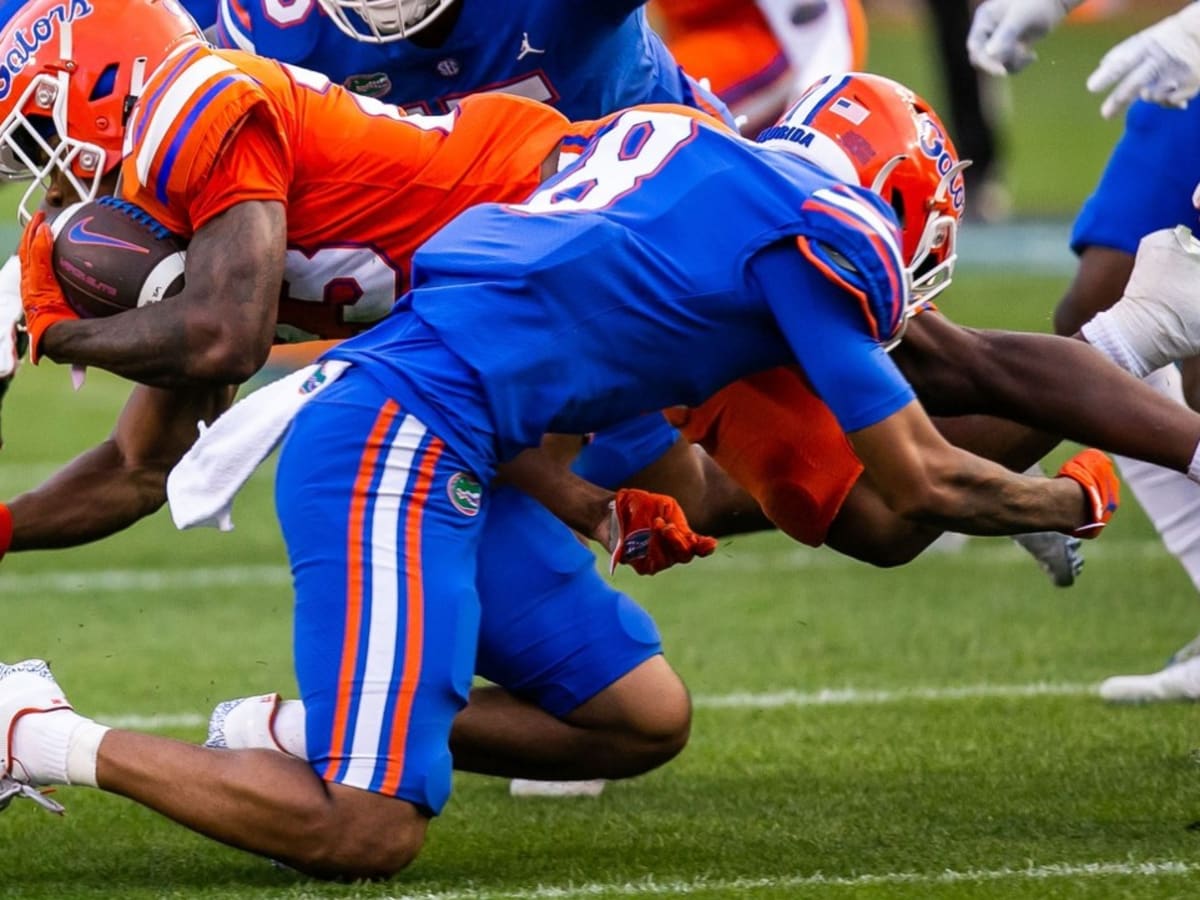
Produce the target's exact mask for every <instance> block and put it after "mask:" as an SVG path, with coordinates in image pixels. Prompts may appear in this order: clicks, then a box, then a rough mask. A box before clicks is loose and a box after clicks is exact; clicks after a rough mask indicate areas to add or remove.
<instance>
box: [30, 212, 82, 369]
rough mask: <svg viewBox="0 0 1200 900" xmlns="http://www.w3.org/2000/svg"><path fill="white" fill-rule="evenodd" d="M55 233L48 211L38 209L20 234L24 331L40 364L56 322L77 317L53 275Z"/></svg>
mask: <svg viewBox="0 0 1200 900" xmlns="http://www.w3.org/2000/svg"><path fill="white" fill-rule="evenodd" d="M53 251H54V235H53V234H52V233H51V231H50V226H49V225H47V224H46V214H45V213H44V212H40V211H39V212H38V213H37V214H35V215H34V217H33V218H32V219H31V220H30V221H29V224H28V225H26V226H25V233H24V234H23V235H21V248H20V250H19V251H18V255H19V256H20V258H21V303H22V305H23V306H24V307H25V330H26V331H28V332H29V360H30V362H32V363H34V365H36V364H37V361H38V358H39V357H40V356H41V347H42V336H43V335H44V334H45V333H46V329H47V328H49V327H50V326H51V325H53V324H54V323H55V322H62V321H64V320H66V319H78V318H79V316H78V314H77V313H76V312H75V310H73V309H71V307H70V306H68V305H67V299H66V297H64V296H63V292H62V288H61V287H59V285H58V279H57V278H55V277H54V266H53V263H52V262H51V255H52V253H53Z"/></svg>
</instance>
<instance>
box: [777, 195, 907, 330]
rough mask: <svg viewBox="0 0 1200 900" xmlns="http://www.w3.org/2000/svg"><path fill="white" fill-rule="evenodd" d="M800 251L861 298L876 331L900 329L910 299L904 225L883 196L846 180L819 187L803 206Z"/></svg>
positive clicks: (799, 240)
mask: <svg viewBox="0 0 1200 900" xmlns="http://www.w3.org/2000/svg"><path fill="white" fill-rule="evenodd" d="M801 211H802V217H801V225H800V233H799V234H798V235H797V244H798V246H799V248H800V252H801V253H803V254H804V255H805V256H806V257H807V258H808V259H809V261H810V262H812V263H813V265H815V266H816V267H817V269H818V270H820V272H821V273H822V274H823V275H824V276H825V277H826V278H828V279H829V280H830V281H833V282H834V283H835V284H837V285H838V286H839V287H841V288H843V289H845V290H847V291H849V292H850V293H852V294H854V295H855V296H857V297H858V298H859V301H860V302H861V303H862V308H863V314H864V315H865V316H866V318H867V324H868V327H869V328H870V330H871V333H872V334H873V335H874V336H875V337H876V338H877V339H878V340H879V341H880V342H882V343H887V342H888V341H890V340H891V339H892V338H893V337H895V336H896V335H897V334H899V333H900V329H901V326H902V324H903V322H904V318H905V311H906V309H907V307H908V300H909V279H908V271H907V269H906V267H905V265H904V258H903V257H902V256H901V251H900V247H901V239H900V229H899V228H898V227H897V225H896V220H895V216H894V214H893V213H892V211H891V210H890V209H888V208H887V207H886V206H885V205H884V203H883V201H882V200H881V199H879V198H877V197H875V195H873V194H870V193H868V192H866V191H862V190H856V189H853V188H850V187H848V186H846V185H836V186H834V187H826V188H820V189H818V190H816V191H814V192H813V193H812V194H811V195H810V196H809V197H808V199H806V200H805V201H804V203H803V205H802V206H801Z"/></svg>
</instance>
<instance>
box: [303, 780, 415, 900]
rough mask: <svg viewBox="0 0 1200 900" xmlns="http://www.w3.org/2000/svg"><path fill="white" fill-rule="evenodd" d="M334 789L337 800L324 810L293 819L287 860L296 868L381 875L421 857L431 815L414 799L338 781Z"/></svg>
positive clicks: (344, 875)
mask: <svg viewBox="0 0 1200 900" xmlns="http://www.w3.org/2000/svg"><path fill="white" fill-rule="evenodd" d="M350 792H353V793H350ZM331 794H332V795H333V796H334V798H335V802H334V804H333V805H332V806H331V807H327V808H326V809H325V811H324V812H323V813H321V814H314V815H313V816H311V817H309V818H307V819H304V818H303V817H297V818H296V820H294V822H293V825H294V828H295V832H296V834H295V841H294V843H293V844H292V847H293V853H292V854H291V857H290V858H289V859H288V860H287V862H288V863H289V864H290V865H292V866H293V867H294V868H296V869H298V870H300V871H301V872H304V873H306V874H308V875H312V876H315V877H318V878H327V879H339V880H341V879H359V878H368V879H382V878H390V877H392V876H393V875H395V874H397V873H398V872H400V871H401V870H403V869H404V868H406V867H407V866H408V865H409V864H410V863H412V862H413V860H415V859H416V858H417V855H418V854H419V853H420V852H421V847H422V846H423V845H424V842H425V829H426V826H427V824H428V820H427V819H426V818H425V817H424V816H422V815H421V814H420V813H418V812H417V811H416V809H415V808H414V807H413V806H412V805H411V804H409V803H406V802H405V801H403V800H397V799H394V798H391V797H383V796H381V795H379V794H370V793H368V792H366V791H356V790H355V789H353V788H344V787H339V786H336V785H335V786H331ZM354 794H361V795H363V796H362V797H355V796H354Z"/></svg>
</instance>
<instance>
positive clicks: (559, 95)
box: [216, 0, 732, 124]
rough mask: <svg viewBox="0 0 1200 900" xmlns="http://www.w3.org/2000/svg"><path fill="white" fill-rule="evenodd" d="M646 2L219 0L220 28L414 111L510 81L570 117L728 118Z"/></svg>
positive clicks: (502, 87)
mask: <svg viewBox="0 0 1200 900" xmlns="http://www.w3.org/2000/svg"><path fill="white" fill-rule="evenodd" d="M644 3H645V0H598V2H592V3H584V4H570V3H562V2H557V0H534V2H526V3H521V4H517V5H513V4H497V3H492V2H488V0H295V2H292V3H289V4H287V5H286V8H281V7H280V4H277V3H271V2H267V0H222V2H221V3H220V4H219V5H218V10H217V28H216V38H217V43H218V45H219V46H222V47H226V48H231V49H239V50H246V51H250V52H253V53H259V54H261V55H263V56H269V57H271V58H273V59H278V60H281V61H283V62H287V63H292V64H295V65H302V66H304V67H305V68H309V69H314V70H316V71H318V72H321V73H323V74H325V75H327V76H329V78H330V79H331V80H332V81H333V82H334V83H336V84H340V85H343V86H344V87H346V88H348V89H349V90H352V91H354V92H355V93H359V94H363V95H366V96H369V97H374V98H376V99H379V100H384V101H386V102H388V103H393V104H396V105H398V106H400V107H402V108H404V109H405V110H406V111H407V112H417V113H426V114H435V115H436V114H441V113H447V112H450V111H451V110H453V109H454V108H455V107H456V106H457V105H458V104H459V103H460V102H461V101H462V98H463V97H465V96H467V95H468V94H473V93H478V92H480V91H506V92H509V93H513V94H519V95H520V96H522V97H529V98H530V99H533V100H540V101H542V102H543V103H547V104H550V105H551V106H554V107H555V108H557V109H558V110H560V111H561V112H562V113H563V114H564V115H566V116H567V118H569V119H576V120H579V119H592V118H596V117H598V116H601V115H604V114H605V113H610V112H614V111H616V110H618V109H621V108H623V107H626V106H633V105H634V104H638V103H683V104H685V105H687V106H695V107H697V108H700V109H704V110H705V111H707V112H709V113H712V114H713V115H717V116H720V117H723V118H725V119H726V121H728V122H729V123H730V124H732V118H731V117H730V116H729V112H728V110H727V109H726V108H725V106H724V104H722V103H721V102H720V101H719V100H717V99H716V97H715V96H713V94H712V93H711V92H710V91H708V90H707V89H706V88H704V87H702V86H701V85H700V84H699V83H698V82H696V81H695V80H694V79H693V78H691V77H690V76H688V75H687V74H685V73H684V71H683V70H682V69H681V68H680V67H679V65H678V64H677V63H676V62H675V60H674V59H672V58H671V54H670V53H669V52H668V51H667V48H666V46H665V45H664V44H663V42H662V39H661V38H660V37H659V36H658V35H657V34H656V33H655V32H654V31H653V30H652V29H651V28H650V27H649V26H648V25H647V24H646V15H645V10H644V9H643V8H642V6H643V4H644ZM330 23H332V24H330ZM334 26H336V28H335V27H334Z"/></svg>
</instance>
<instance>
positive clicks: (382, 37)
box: [318, 0, 454, 44]
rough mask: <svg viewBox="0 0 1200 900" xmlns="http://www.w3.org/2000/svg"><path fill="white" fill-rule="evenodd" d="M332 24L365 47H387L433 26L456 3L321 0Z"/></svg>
mask: <svg viewBox="0 0 1200 900" xmlns="http://www.w3.org/2000/svg"><path fill="white" fill-rule="evenodd" d="M318 2H319V3H320V4H321V9H323V10H324V11H325V12H326V14H328V16H329V17H330V18H331V19H332V20H333V24H334V25H336V26H337V27H338V29H339V30H340V31H341V32H342V33H343V34H345V35H347V36H348V37H352V38H354V40H356V41H361V42H363V43H366V44H387V43H390V42H392V41H402V40H405V39H406V38H410V37H412V36H413V35H414V34H416V33H418V32H419V31H421V30H422V29H424V28H426V27H427V26H428V25H429V24H430V23H432V22H433V21H434V20H435V19H436V18H437V17H438V16H439V15H440V14H441V13H442V12H443V11H445V10H446V8H447V7H449V6H450V5H451V3H453V2H454V0H318Z"/></svg>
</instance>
